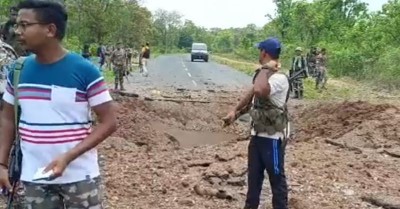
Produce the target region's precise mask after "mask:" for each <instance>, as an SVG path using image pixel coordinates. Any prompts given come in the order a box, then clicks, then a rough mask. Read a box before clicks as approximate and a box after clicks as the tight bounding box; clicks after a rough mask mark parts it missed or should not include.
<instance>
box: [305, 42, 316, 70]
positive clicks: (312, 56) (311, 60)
mask: <svg viewBox="0 0 400 209" xmlns="http://www.w3.org/2000/svg"><path fill="white" fill-rule="evenodd" d="M316 58H317V48H316V47H314V46H313V47H311V49H310V52H308V54H307V64H308V73H309V74H310V76H312V77H313V78H315V77H317V70H316V62H317V60H316Z"/></svg>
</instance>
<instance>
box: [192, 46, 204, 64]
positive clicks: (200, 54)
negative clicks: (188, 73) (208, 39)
mask: <svg viewBox="0 0 400 209" xmlns="http://www.w3.org/2000/svg"><path fill="white" fill-rule="evenodd" d="M195 59H202V60H204V61H205V62H208V50H207V44H205V43H193V44H192V51H191V60H192V62H193V61H194V60H195Z"/></svg>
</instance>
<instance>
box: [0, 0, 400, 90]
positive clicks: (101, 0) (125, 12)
mask: <svg viewBox="0 0 400 209" xmlns="http://www.w3.org/2000/svg"><path fill="white" fill-rule="evenodd" d="M15 2H16V1H13V0H2V1H0V14H1V15H0V16H1V19H2V20H3V21H4V20H5V18H6V16H7V11H8V6H10V5H12V4H15ZM64 2H65V4H66V6H67V8H68V11H69V25H68V34H67V36H66V40H65V42H66V45H67V46H68V47H69V48H71V49H73V50H78V51H79V50H81V48H82V46H83V45H84V44H85V43H89V44H98V43H102V44H106V45H108V44H111V45H112V44H115V43H117V42H123V43H125V44H126V45H127V46H129V47H133V48H139V47H140V45H141V44H143V43H145V42H150V43H151V46H152V50H153V51H154V50H155V51H158V52H160V53H173V52H188V50H189V49H190V46H191V44H192V43H193V42H204V43H206V44H207V45H208V46H209V49H210V50H211V51H212V52H213V53H217V54H225V55H229V56H231V57H234V58H237V59H243V60H252V61H256V60H257V50H254V47H253V46H254V44H255V43H256V42H257V41H260V40H263V39H265V38H266V37H269V36H275V37H278V38H280V39H281V40H282V41H283V43H284V49H283V56H282V62H283V66H284V67H286V68H288V67H289V65H290V58H291V56H292V55H293V53H294V49H295V48H296V47H298V46H301V47H303V48H304V49H305V50H306V51H307V50H308V49H309V48H310V47H311V46H316V47H321V48H326V49H327V51H328V57H329V62H328V63H329V64H328V65H329V70H330V71H329V73H330V74H331V75H333V76H350V77H352V78H355V79H360V80H368V81H375V83H376V84H378V85H385V86H389V87H392V88H395V87H398V86H399V82H397V81H398V80H400V75H399V70H398V67H397V66H399V64H400V63H398V62H400V60H399V59H396V58H397V56H398V54H399V51H400V48H399V46H400V41H399V39H400V38H399V36H398V34H400V33H399V30H400V2H399V0H389V1H388V2H387V3H386V4H384V5H383V7H382V9H380V10H379V11H375V12H371V11H368V9H367V4H366V3H364V2H362V1H360V0H314V1H312V2H309V1H306V0H274V3H275V4H276V6H277V9H276V13H275V14H270V15H269V21H268V22H266V23H265V25H264V26H263V27H257V26H256V25H254V24H249V25H247V26H246V27H243V28H229V29H221V28H204V27H200V26H197V25H196V24H195V23H193V22H192V21H190V20H186V19H184V18H183V17H182V15H181V14H179V13H178V12H174V11H165V10H158V11H156V12H154V13H151V12H150V11H149V10H148V9H147V8H145V7H144V6H142V5H141V4H140V2H138V1H137V0H65V1H64ZM249 9H250V8H249Z"/></svg>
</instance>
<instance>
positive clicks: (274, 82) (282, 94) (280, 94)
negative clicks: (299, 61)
mask: <svg viewBox="0 0 400 209" xmlns="http://www.w3.org/2000/svg"><path fill="white" fill-rule="evenodd" d="M268 83H269V85H270V87H271V92H270V99H271V101H272V103H274V104H275V105H277V106H278V107H283V105H284V104H285V102H286V97H287V93H288V91H289V81H288V79H287V77H286V75H284V74H282V73H275V74H273V75H272V76H271V77H270V78H269V79H268ZM253 100H254V98H253ZM251 135H252V136H254V135H256V132H255V131H254V129H252V130H251ZM257 136H260V137H266V138H272V139H280V138H283V136H284V133H280V132H277V133H275V134H273V135H269V134H268V133H266V132H259V133H257Z"/></svg>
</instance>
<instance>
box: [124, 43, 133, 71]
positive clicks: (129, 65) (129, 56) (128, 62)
mask: <svg viewBox="0 0 400 209" xmlns="http://www.w3.org/2000/svg"><path fill="white" fill-rule="evenodd" d="M132 55H133V53H132V49H130V48H127V49H126V68H127V70H128V71H129V72H130V71H131V70H132Z"/></svg>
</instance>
